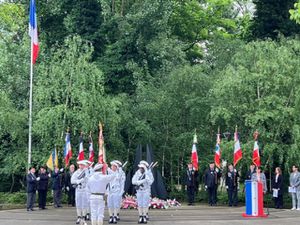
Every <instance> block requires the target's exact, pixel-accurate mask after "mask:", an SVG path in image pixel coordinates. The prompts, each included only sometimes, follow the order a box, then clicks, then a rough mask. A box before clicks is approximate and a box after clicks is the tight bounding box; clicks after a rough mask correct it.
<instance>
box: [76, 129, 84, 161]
mask: <svg viewBox="0 0 300 225" xmlns="http://www.w3.org/2000/svg"><path fill="white" fill-rule="evenodd" d="M77 159H78V160H79V161H80V160H84V148H83V134H82V133H81V134H80V138H79V153H78V157H77Z"/></svg>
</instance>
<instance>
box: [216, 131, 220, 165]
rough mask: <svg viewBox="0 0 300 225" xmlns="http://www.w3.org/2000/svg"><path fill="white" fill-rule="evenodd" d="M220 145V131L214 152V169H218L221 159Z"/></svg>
mask: <svg viewBox="0 0 300 225" xmlns="http://www.w3.org/2000/svg"><path fill="white" fill-rule="evenodd" d="M220 144H221V138H220V131H219V133H218V134H217V144H216V150H215V164H216V167H218V168H220V167H221V164H220V159H221V148H220Z"/></svg>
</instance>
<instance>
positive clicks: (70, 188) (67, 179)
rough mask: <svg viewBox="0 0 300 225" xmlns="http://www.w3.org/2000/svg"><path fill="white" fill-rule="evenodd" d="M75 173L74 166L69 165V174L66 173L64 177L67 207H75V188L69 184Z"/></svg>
mask: <svg viewBox="0 0 300 225" xmlns="http://www.w3.org/2000/svg"><path fill="white" fill-rule="evenodd" d="M74 172H75V166H74V164H72V165H70V170H69V172H67V173H66V176H65V187H66V191H67V193H68V205H72V206H75V188H74V186H73V185H72V184H71V177H72V175H73V174H74Z"/></svg>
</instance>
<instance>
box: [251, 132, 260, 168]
mask: <svg viewBox="0 0 300 225" xmlns="http://www.w3.org/2000/svg"><path fill="white" fill-rule="evenodd" d="M258 134H259V133H258V131H255V132H254V148H253V154H252V161H253V164H254V165H255V166H260V165H261V163H260V155H259V147H258V143H257V138H258Z"/></svg>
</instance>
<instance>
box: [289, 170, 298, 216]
mask: <svg viewBox="0 0 300 225" xmlns="http://www.w3.org/2000/svg"><path fill="white" fill-rule="evenodd" d="M298 169H299V168H298V166H296V165H294V166H293V167H292V171H293V172H292V173H291V175H290V187H291V188H293V189H294V191H293V192H292V193H291V194H292V201H293V208H292V210H295V209H297V210H300V173H299V171H298Z"/></svg>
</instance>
